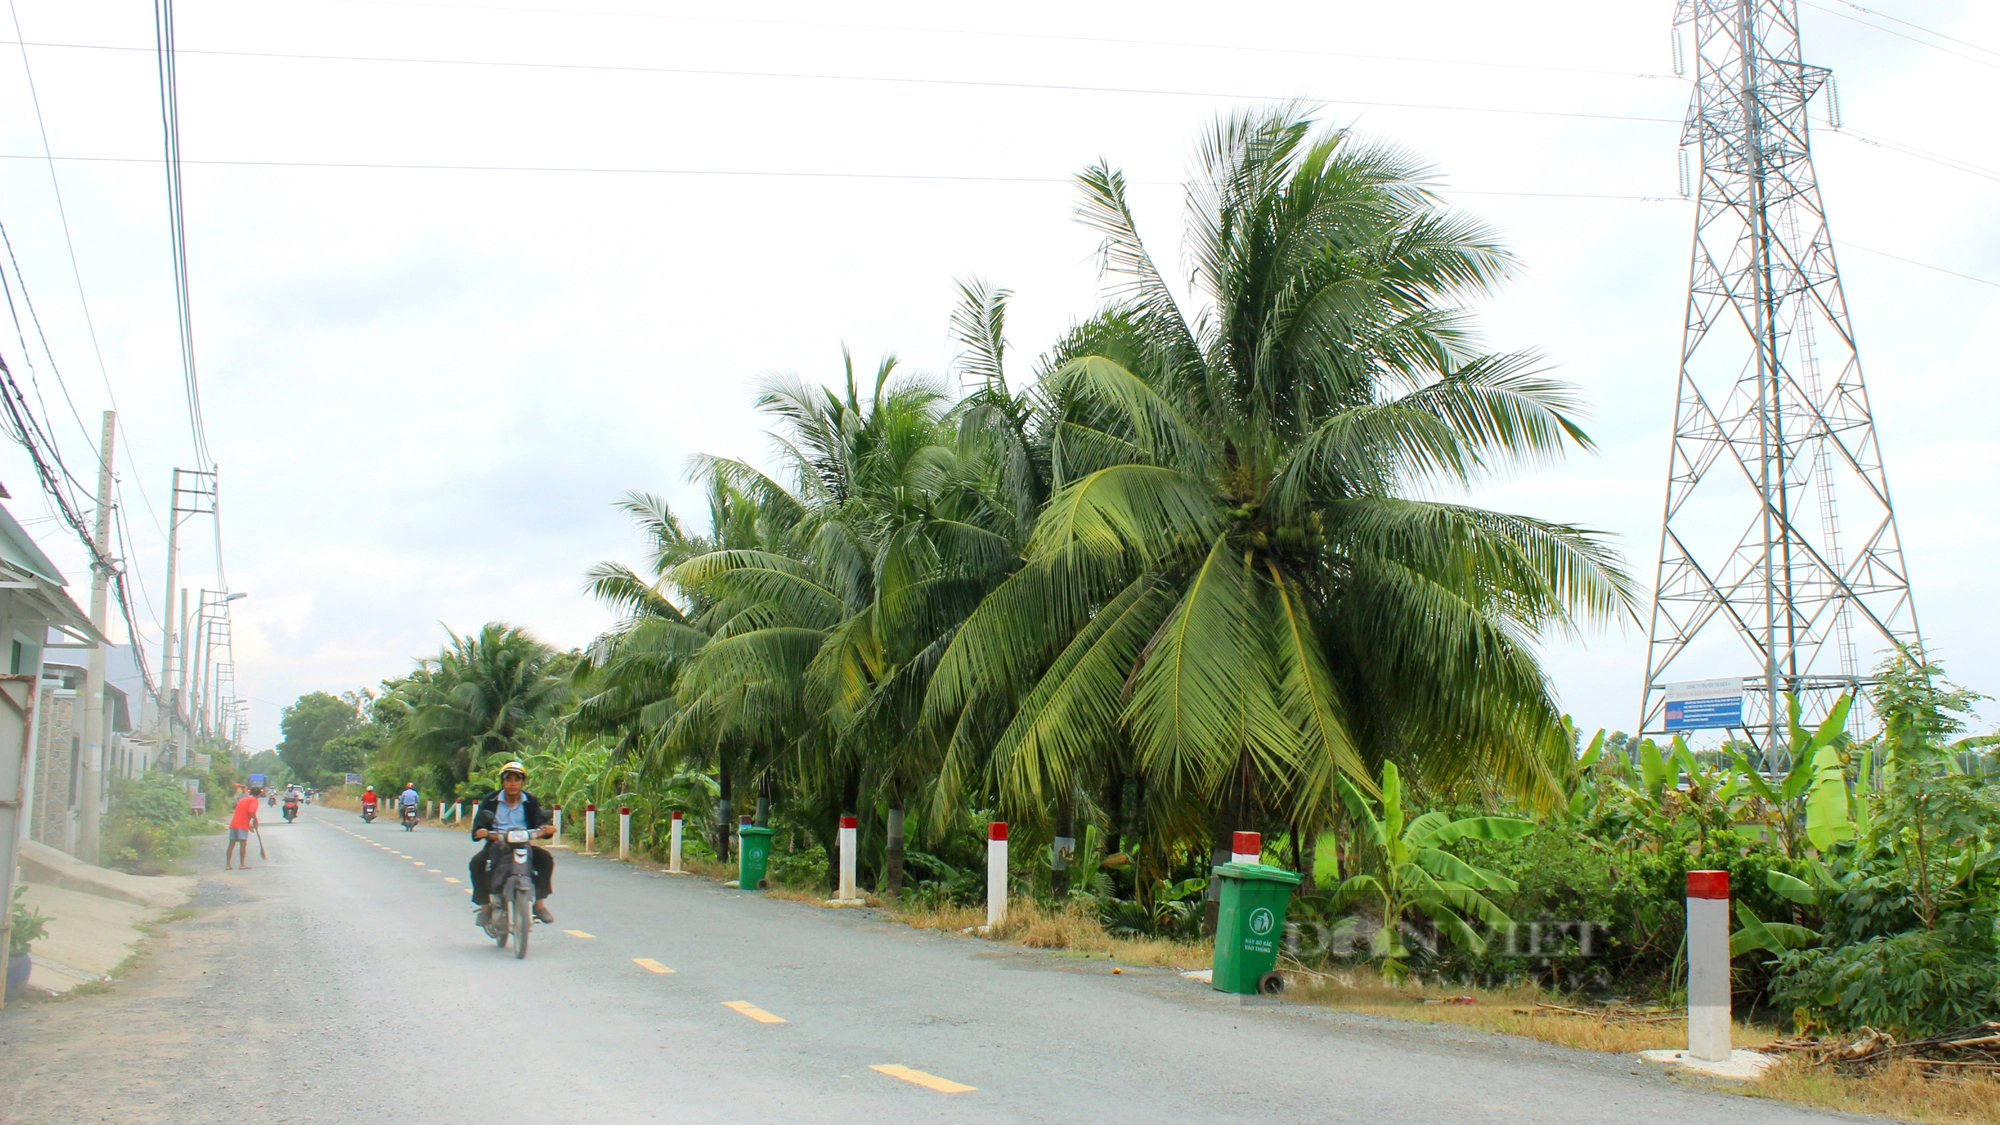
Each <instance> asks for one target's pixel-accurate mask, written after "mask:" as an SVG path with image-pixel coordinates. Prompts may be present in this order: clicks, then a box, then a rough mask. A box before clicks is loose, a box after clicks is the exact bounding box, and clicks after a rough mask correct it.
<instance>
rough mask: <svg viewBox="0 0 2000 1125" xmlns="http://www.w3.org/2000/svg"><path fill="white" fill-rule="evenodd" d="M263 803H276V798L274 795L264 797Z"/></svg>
mask: <svg viewBox="0 0 2000 1125" xmlns="http://www.w3.org/2000/svg"><path fill="white" fill-rule="evenodd" d="M264 803H265V804H266V805H275V804H277V803H278V799H277V798H276V797H266V798H264Z"/></svg>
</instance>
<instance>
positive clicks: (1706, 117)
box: [1640, 0, 1918, 751]
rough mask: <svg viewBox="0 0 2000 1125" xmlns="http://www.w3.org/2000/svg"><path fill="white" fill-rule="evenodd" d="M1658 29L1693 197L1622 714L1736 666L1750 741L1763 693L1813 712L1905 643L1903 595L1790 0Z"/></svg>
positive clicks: (1815, 87) (1706, 2) (1684, 7)
mask: <svg viewBox="0 0 2000 1125" xmlns="http://www.w3.org/2000/svg"><path fill="white" fill-rule="evenodd" d="M1675 25H1676V29H1677V30H1676V47H1677V48H1679V47H1680V46H1681V44H1682V43H1683V42H1684V40H1682V39H1680V38H1679V36H1680V35H1681V34H1683V33H1684V32H1691V34H1692V39H1693V45H1694V51H1693V55H1694V60H1693V61H1694V65H1695V75H1694V79H1695V88H1694V96H1693V99H1692V101H1691V103H1690V105H1689V107H1688V118H1687V125H1686V127H1685V131H1684V132H1683V134H1682V138H1681V144H1682V160H1683V169H1684V182H1683V185H1682V190H1683V193H1684V194H1692V195H1693V196H1694V197H1695V201H1696V205H1697V212H1696V217H1695V228H1694V254H1693V259H1694V260H1693V269H1692V271H1691V274H1690V277H1689V282H1688V303H1687V324H1686V334H1685V336H1684V338H1683V342H1682V346H1681V371H1680V388H1679V394H1678V401H1677V404H1676V407H1675V412H1674V442H1673V459H1672V461H1671V463H1670V465H1669V467H1668V471H1667V500H1666V515H1665V519H1664V521H1663V525H1662V528H1661V535H1660V569H1659V575H1658V580H1657V583H1656V585H1655V587H1654V600H1653V614H1652V626H1651V630H1650V633H1649V642H1648V646H1647V653H1646V690H1645V696H1644V700H1643V704H1642V707H1643V710H1642V716H1641V723H1640V729H1641V730H1642V731H1645V732H1658V731H1661V730H1662V729H1663V726H1664V724H1663V713H1664V698H1665V697H1664V692H1663V689H1662V686H1661V685H1663V684H1666V683H1670V682H1674V681H1677V680H1695V679H1703V678H1709V677H1731V676H1737V675H1741V676H1743V677H1745V685H1744V686H1745V689H1746V691H1745V694H1746V698H1745V700H1744V722H1745V724H1746V728H1747V729H1746V731H1745V733H1747V734H1748V735H1749V736H1750V737H1751V738H1752V740H1753V741H1755V742H1756V743H1757V744H1758V745H1759V746H1762V747H1764V748H1765V749H1766V750H1767V751H1768V750H1769V749H1771V743H1770V742H1769V741H1767V735H1768V734H1769V732H1770V730H1771V723H1770V718H1771V716H1772V715H1774V714H1775V715H1777V716H1780V727H1779V729H1780V730H1781V731H1782V729H1783V727H1782V716H1783V715H1784V702H1783V697H1782V695H1781V694H1780V693H1782V692H1797V693H1799V695H1800V698H1801V701H1802V702H1803V703H1804V705H1805V709H1806V711H1807V713H1808V714H1809V715H1818V714H1823V713H1824V712H1825V710H1826V708H1827V707H1829V706H1830V705H1831V703H1832V701H1833V699H1834V698H1835V697H1836V696H1837V695H1838V694H1839V693H1840V692H1843V691H1848V690H1852V689H1853V688H1855V687H1857V686H1860V685H1862V684H1864V683H1866V682H1867V678H1866V675H1865V671H1864V664H1863V662H1864V661H1865V662H1867V664H1868V665H1872V664H1873V663H1874V661H1875V659H1876V658H1877V656H1878V654H1879V653H1880V652H1881V651H1883V650H1887V649H1890V648H1891V647H1892V646H1893V645H1896V644H1912V643H1915V642H1916V641H1917V640H1918V634H1917V617H1916V608H1915V606H1914V604H1913V603H1912V602H1911V599H1910V583H1909V577H1908V572H1907V571H1906V570H1905V569H1904V564H1903V548H1902V543H1901V540H1900V539H1899V538H1898V536H1897V532H1896V509H1895V506H1894V505H1893V504H1892V503H1891V502H1890V498H1889V481H1888V476H1887V474H1886V473H1885V472H1884V470H1883V465H1882V453H1881V446H1880V445H1879V443H1878V442H1877V440H1876V435H1875V423H1874V418H1873V415H1872V413H1871V411H1870V409H1869V405H1868V391H1867V388H1866V387H1865V386H1864V385H1863V383H1862V378H1861V362H1860V356H1859V354H1858V353H1857V351H1856V348H1855V342H1854V332H1853V329H1852V326H1851V323H1850V321H1849V319H1848V312H1847V300H1846V297H1845V295H1844V294H1843V292H1842V290H1841V284H1840V271H1839V268H1838V267H1837V265H1836V264H1835V261H1834V253H1833V241H1832V238H1831V237H1830V236H1829V234H1828V232H1827V224H1826V212H1825V209H1824V207H1823V206H1822V204H1821V201H1820V194H1819V184H1818V181H1817V180H1816V179H1815V177H1814V174H1813V163H1812V149H1811V146H1810V144H1809V143H1808V137H1807V124H1806V110H1807V105H1808V103H1809V102H1810V101H1811V99H1812V98H1813V97H1814V95H1815V94H1817V93H1819V92H1820V90H1821V88H1822V87H1823V86H1824V85H1825V84H1826V83H1827V81H1828V78H1829V73H1828V71H1827V70H1826V69H1825V68H1823V67H1817V66H1810V65H1807V64H1805V63H1803V62H1801V61H1799V23H1798V5H1797V0H1680V9H1679V12H1678V13H1677V15H1676V18H1675ZM1676 54H1677V56H1678V55H1679V54H1680V52H1679V50H1677V51H1676ZM1676 62H1677V64H1678V63H1680V62H1681V60H1680V59H1679V58H1677V59H1676ZM1690 157H1693V159H1690ZM1690 165H1698V166H1699V169H1700V171H1699V178H1698V181H1697V182H1696V183H1695V184H1692V185H1690V184H1688V183H1686V182H1685V180H1686V179H1687V178H1689V177H1688V176H1687V172H1688V171H1690V170H1691V168H1690ZM1783 742H1784V740H1783V739H1782V738H1780V739H1779V740H1778V743H1779V745H1782V744H1783Z"/></svg>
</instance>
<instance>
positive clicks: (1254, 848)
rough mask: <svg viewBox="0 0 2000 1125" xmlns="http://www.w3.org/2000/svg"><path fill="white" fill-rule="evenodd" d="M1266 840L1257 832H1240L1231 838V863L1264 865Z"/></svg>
mask: <svg viewBox="0 0 2000 1125" xmlns="http://www.w3.org/2000/svg"><path fill="white" fill-rule="evenodd" d="M1263 861H1264V838H1263V837H1262V836H1260V835H1258V834H1257V833H1255V832H1238V833H1235V834H1234V835H1232V836H1231V837H1230V838H1229V862H1231V863H1262V862H1263Z"/></svg>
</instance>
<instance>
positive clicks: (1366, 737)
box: [925, 106, 1633, 840]
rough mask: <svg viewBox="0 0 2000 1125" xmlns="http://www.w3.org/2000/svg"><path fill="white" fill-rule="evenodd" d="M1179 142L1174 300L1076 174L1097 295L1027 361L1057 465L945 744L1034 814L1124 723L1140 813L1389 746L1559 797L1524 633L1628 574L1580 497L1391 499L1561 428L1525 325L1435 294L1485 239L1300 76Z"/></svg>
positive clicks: (1486, 248) (1371, 756)
mask: <svg viewBox="0 0 2000 1125" xmlns="http://www.w3.org/2000/svg"><path fill="white" fill-rule="evenodd" d="M1199 163H1200V172H1199V175H1198V176H1197V177H1196V181H1195V183H1194V185H1193V186H1192V187H1191V188H1190V191H1189V200H1188V206H1189V210H1188V214H1189V233H1188V239H1187V245H1188V248H1189V251H1190V257H1191V263H1190V276H1189V278H1188V284H1189V289H1190V291H1191V295H1192V297H1193V299H1194V302H1195V304H1193V305H1192V306H1189V305H1188V304H1186V303H1184V301H1183V300H1182V298H1181V297H1179V296H1177V295H1176V293H1175V292H1174V290H1173V288H1172V287H1171V286H1169V284H1168V283H1167V281H1166V280H1165V278H1164V277H1163V276H1162V275H1161V273H1160V271H1159V270H1158V268H1157V267H1156V265H1155V263H1154V259H1153V257H1152V254H1151V253H1150V251H1149V250H1148V248H1147V245H1146V243H1145V242H1144V241H1143V240H1142V239H1141V237H1140V234H1139V230H1138V228H1137V226H1136V224H1135V223H1134V221H1133V218H1132V213H1131V209H1130V207H1129V205H1128V203H1127V200H1126V189H1125V181H1124V177H1123V175H1122V174H1121V173H1119V172H1117V171H1114V170H1113V169H1111V168H1110V167H1108V166H1107V165H1104V164H1099V165H1097V166H1094V167H1092V168H1090V169H1088V170H1087V171H1085V172H1084V173H1083V174H1082V175H1081V176H1080V177H1079V179H1080V184H1081V187H1082V189H1083V202H1082V205H1081V207H1080V215H1081V217H1082V218H1083V220H1084V221H1085V222H1086V223H1087V224H1089V225H1090V226H1091V227H1092V228H1093V229H1095V230H1096V231H1097V232H1098V233H1100V234H1101V235H1102V236H1103V239H1104V242H1103V249H1102V257H1103V264H1104V267H1105V269H1106V271H1107V273H1108V275H1109V276H1111V277H1113V278H1115V279H1116V280H1117V288H1116V290H1115V301H1114V304H1113V306H1112V307H1111V308H1110V309H1109V310H1107V312H1106V313H1105V314H1104V315H1103V316H1102V317H1100V318H1099V319H1098V320H1096V321H1094V322H1092V323H1090V324H1087V325H1085V326H1083V327H1082V328H1080V329H1079V330H1078V331H1077V332H1074V333H1072V334H1071V337H1070V339H1068V340H1066V341H1065V342H1064V345H1063V347H1062V348H1059V349H1058V351H1059V355H1058V358H1059V359H1060V360H1062V362H1060V364H1059V366H1057V367H1055V368H1054V369H1053V370H1052V371H1050V372H1049V373H1048V375H1047V376H1046V378H1045V379H1044V380H1043V382H1042V386H1041V387H1040V388H1039V389H1038V395H1039V403H1040V417H1039V418H1038V420H1037V423H1036V427H1035V430H1036V433H1037V434H1038V440H1039V441H1040V442H1041V444H1042V446H1043V447H1044V448H1045V449H1046V451H1047V453H1046V456H1047V460H1048V463H1049V465H1050V473H1051V478H1052V486H1053V489H1054V491H1053V495H1052V497H1051V499H1050V500H1049V502H1048V504H1047V507H1046V508H1045V510H1043V511H1042V513H1041V514H1040V516H1039V518H1038V519H1037V520H1036V522H1035V524H1034V529H1033V533H1032V538H1031V540H1030V542H1029V543H1028V546H1027V549H1026V561H1025V564H1024V565H1023V566H1022V567H1021V569H1020V570H1019V571H1018V572H1017V573H1015V574H1013V575H1012V576H1011V577H1010V578H1009V579H1008V580H1007V581H1006V582H1005V583H1004V584H1002V585H1001V586H1000V587H999V588H998V589H997V590H995V591H994V592H993V594H992V595H991V596H990V597H988V598H987V599H986V600H985V601H984V603H983V604H982V605H980V606H979V608H978V609H977V610H976V611H975V612H974V613H972V614H971V615H970V617H969V618H968V619H967V620H966V622H965V624H964V627H963V628H962V629H960V630H958V631H957V632H956V634H955V635H954V636H953V638H952V640H951V642H950V645H949V647H948V649H947V651H946V652H945V653H944V655H943V657H942V660H941V661H940V663H939V665H938V667H937V670H936V672H935V673H934V674H933V676H932V677H931V679H930V686H929V693H928V697H927V700H926V707H925V717H926V719H927V720H928V721H929V722H930V723H931V724H932V725H933V726H934V728H935V729H936V730H937V731H938V732H939V738H940V739H942V740H945V741H946V742H947V743H948V745H949V746H950V747H951V752H950V754H948V755H947V758H948V759H950V760H952V761H956V762H960V763H973V762H977V761H980V760H982V759H981V755H990V766H989V767H987V768H990V769H991V770H992V771H993V772H994V773H995V774H996V775H997V776H998V777H999V778H1000V780H1001V788H1002V793H1003V797H1004V799H1005V801H1006V802H1007V806H1008V808H1009V810H1010V812H1011V813H1012V814H1013V815H1015V816H1017V817H1028V818H1035V817H1041V816H1045V815H1047V812H1048V809H1049V808H1050V805H1051V803H1052V798H1056V797H1059V795H1060V794H1061V793H1063V792H1065V791H1067V790H1069V789H1070V788H1072V787H1073V786H1074V785H1075V784H1076V782H1077V779H1078V778H1081V777H1086V776H1091V775H1092V773H1093V771H1097V772H1099V773H1103V772H1106V771H1107V770H1109V771H1111V772H1115V770H1116V769H1117V768H1118V767H1117V765H1116V763H1115V762H1114V763H1113V765H1111V766H1106V765H1105V762H1106V759H1107V758H1116V757H1117V756H1119V755H1129V761H1130V764H1131V768H1132V769H1133V770H1134V771H1135V772H1136V773H1137V774H1138V775H1139V777H1140V779H1141V780H1142V781H1143V782H1144V788H1145V803H1146V806H1147V810H1148V817H1149V818H1150V819H1151V821H1152V823H1153V826H1154V830H1155V833H1156V834H1157V835H1158V836H1159V837H1160V838H1161V839H1163V840H1171V839H1173V838H1176V837H1178V838H1181V839H1185V838H1186V835H1184V833H1186V832H1187V831H1188V830H1189V829H1192V830H1193V832H1194V834H1195V835H1197V836H1199V835H1200V833H1201V829H1202V827H1203V826H1204V825H1206V827H1207V828H1208V829H1209V830H1211V831H1213V832H1215V833H1216V834H1218V836H1219V835H1220V834H1222V833H1226V832H1227V831H1228V830H1229V829H1231V828H1235V827H1247V826H1250V825H1252V824H1255V823H1257V822H1258V821H1259V820H1261V819H1264V818H1268V817H1277V818H1282V819H1284V820H1288V821H1290V822H1291V823H1292V825H1293V826H1294V827H1295V828H1296V827H1300V826H1303V827H1306V828H1311V827H1312V826H1314V825H1318V824H1324V823H1325V822H1326V819H1327V818H1328V817H1330V816H1332V815H1333V810H1334V807H1335V802H1336V793H1335V780H1336V778H1337V777H1339V776H1341V775H1343V774H1344V775H1346V776H1348V777H1350V778H1352V779H1353V781H1354V783H1355V784H1358V785H1360V786H1362V787H1364V788H1365V789H1369V790H1372V789H1373V788H1374V782H1373V781H1372V780H1371V779H1370V775H1371V774H1372V773H1375V772H1376V767H1377V766H1379V764H1380V763H1382V762H1389V761H1394V762H1398V763H1401V765H1402V767H1403V769H1404V771H1405V773H1406V774H1407V775H1409V776H1411V777H1413V778H1414V779H1417V780H1418V781H1420V782H1421V783H1422V784H1424V785H1427V786H1431V787H1434V788H1444V787H1452V786H1464V785H1468V784H1471V783H1475V782H1478V783H1489V782H1490V783H1492V784H1495V785H1499V786H1504V787H1505V788H1506V789H1508V790H1510V791H1511V792H1513V793H1515V794H1519V795H1522V796H1525V797H1528V798H1532V799H1554V798H1555V797H1556V796H1557V791H1556V789H1555V787H1554V785H1553V783H1552V782H1553V775H1552V773H1551V770H1550V762H1551V761H1552V760H1554V759H1555V757H1556V756H1558V755H1560V754H1562V753H1566V752H1568V743H1567V741H1566V739H1565V738H1564V735H1563V727H1562V722H1561V712H1560V710H1559V709H1558V707H1557V705H1556V702H1555V700H1554V698H1553V697H1552V694H1551V692H1550V689H1549V686H1548V683H1547V680H1546V677H1545V676H1544V674H1543V672H1542V669H1541V668H1540V666H1539V664H1538V662H1537V660H1536V657H1535V654H1534V651H1533V647H1532V646H1533V643H1534V641H1535V640H1536V639H1537V638H1539V637H1541V636H1544V635H1547V634H1549V633H1551V632H1565V631H1569V630H1573V629H1576V628H1578V627H1580V626H1582V625H1584V624H1587V623H1591V622H1595V621H1601V620H1604V619H1606V618H1609V617H1612V616H1615V615H1617V614H1619V613H1621V612H1626V613H1629V612H1630V607H1631V603H1632V597H1633V594H1632V587H1631V583H1630V581H1629V579H1628V578H1627V577H1626V576H1625V574H1624V573H1623V572H1622V571H1621V569H1620V567H1619V563H1618V561H1617V559H1616V557H1615V556H1614V554H1613V553H1612V552H1611V551H1610V550H1609V549H1608V548H1606V547H1605V546H1604V545H1603V544H1602V543H1601V542H1600V541H1599V540H1598V539H1596V538H1595V537H1593V536H1592V535H1591V534H1589V533H1587V532H1585V531H1582V530H1580V529H1578V528H1575V527H1571V526H1568V525H1563V524H1556V523H1549V522H1544V521H1541V520H1536V519H1531V518H1528V517H1524V516H1515V515H1506V514H1502V513H1497V512H1491V511H1486V510H1482V509H1479V508H1475V507H1469V506H1465V505H1460V504H1450V503H1441V502H1437V501H1434V500H1425V499H1420V498H1418V494H1420V493H1421V492H1422V491H1424V490H1426V489H1430V488H1436V487H1440V486H1448V487H1462V486H1466V485H1470V484H1472V483H1474V482H1476V481H1478V480H1479V479H1481V478H1482V477H1484V476H1486V475H1487V474H1489V473H1491V472H1494V471H1496V470H1500V469H1504V468H1509V467H1512V466H1517V465H1520V464H1523V463H1533V462H1537V461H1545V460H1548V459H1551V458H1554V457H1556V456H1558V455H1560V454H1562V453H1563V452H1564V451H1566V450H1567V449H1569V448H1572V447H1583V448H1588V444H1589V443H1588V439H1587V437H1586V436H1585V435H1584V433H1583V431H1582V430H1581V429H1580V428H1579V427H1578V425H1577V422H1576V419H1575V413H1576V408H1575V405H1574V403H1573V401H1572V399H1571V396H1570V394H1569V392H1568V390H1567V389H1566V388H1565V387H1564V386H1563V385H1561V384H1559V383H1557V382H1555V381H1553V380H1551V379H1549V378H1547V377H1546V376H1544V375H1542V374H1540V373H1539V372H1538V370H1537V363H1536V361H1535V359H1534V358H1533V357H1532V356H1525V355H1510V354H1493V353H1489V352H1485V351H1482V350H1481V349H1480V348H1479V347H1478V346H1477V343H1476V340H1475V338H1474V335H1473V332H1472V326H1471V324H1470V317H1469V314H1468V313H1467V312H1466V311H1465V309H1464V308H1463V303H1464V302H1465V301H1467V300H1469V299H1471V298H1473V297H1476V296H1479V295H1482V294H1485V293H1487V292H1489V291H1490V290H1491V289H1492V288H1493V287H1494V286H1495V285H1496V284H1497V283H1499V282H1500V281H1502V280H1503V279H1504V278H1505V277H1506V276H1507V275H1508V274H1509V272H1510V271H1511V269H1512V266H1513V261H1512V259H1511V258H1510V257H1509V256H1508V254H1507V253H1506V252H1505V251H1504V250H1503V249H1502V248H1501V247H1500V246H1499V245H1498V243H1497V241H1496V240H1495V238H1494V236H1493V235H1492V234H1491V233H1490V232H1489V231H1488V230H1487V229H1486V228H1485V227H1483V226H1482V225H1480V224H1479V223H1477V222H1476V221H1474V220H1472V219H1469V218H1467V217H1465V216H1463V215H1460V214H1457V213H1455V212H1453V211H1451V210H1450V209H1448V208H1446V207H1445V206H1443V205H1442V204H1441V203H1440V202H1439V201H1438V199H1437V198H1436V197H1435V196H1434V195H1433V194H1431V192H1430V191H1429V190H1428V189H1427V188H1426V186H1425V176H1426V173H1425V172H1424V170H1423V169H1421V168H1420V167H1418V166H1417V165H1415V164H1414V163H1413V162H1412V161H1411V160H1410V159H1409V158H1408V157H1407V156H1405V155H1403V154H1401V153H1399V152H1397V151H1395V150H1393V149H1389V148H1385V147H1382V146H1378V145H1370V144H1367V143H1363V142H1361V141H1359V140H1358V139H1356V138H1354V137H1353V136H1351V135H1350V134H1348V133H1346V132H1344V131H1330V132H1328V131H1322V132H1315V131H1314V128H1313V123H1312V121H1311V120H1310V119H1309V118H1308V117H1307V116H1306V115H1305V114H1304V112H1303V111H1302V110H1301V109H1300V108H1299V107H1297V106H1282V107H1278V108H1276V109H1268V110H1261V111H1252V112H1244V113H1240V114H1237V115H1235V116H1231V117H1228V118H1226V119H1224V120H1222V121H1220V122H1219V123H1218V125H1217V126H1216V127H1215V129H1214V130H1213V131H1212V132H1211V133H1210V134H1208V135H1207V136H1206V137H1205V138H1204V139H1203V141H1202V143H1201V145H1200V149H1199ZM1062 353H1067V354H1062ZM974 768H977V767H976V766H973V765H958V766H947V768H946V769H945V770H944V772H945V773H947V774H949V773H951V772H952V771H953V770H954V769H960V770H970V769H974ZM1308 838H1310V836H1309V837H1308Z"/></svg>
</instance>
